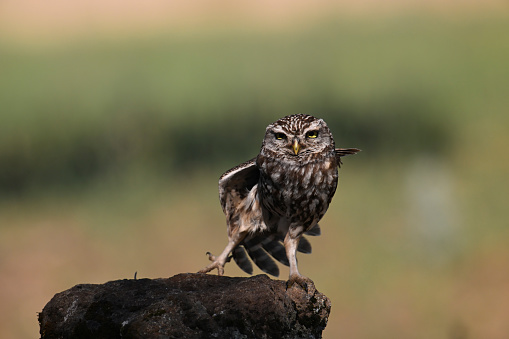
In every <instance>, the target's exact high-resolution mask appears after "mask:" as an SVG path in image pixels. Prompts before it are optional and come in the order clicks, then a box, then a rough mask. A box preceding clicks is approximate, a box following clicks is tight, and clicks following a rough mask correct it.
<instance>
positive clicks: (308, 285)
mask: <svg viewBox="0 0 509 339" xmlns="http://www.w3.org/2000/svg"><path fill="white" fill-rule="evenodd" d="M295 284H297V285H299V286H300V287H301V288H302V289H303V290H304V291H306V292H307V294H309V295H313V294H315V292H316V287H315V283H314V282H313V280H311V279H309V278H308V277H305V276H303V275H300V274H295V275H292V276H290V279H288V281H287V282H286V289H290V288H292V287H293V286H295Z"/></svg>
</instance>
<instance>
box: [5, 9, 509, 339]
mask: <svg viewBox="0 0 509 339" xmlns="http://www.w3.org/2000/svg"><path fill="white" fill-rule="evenodd" d="M324 18H325V19H323V20H319V21H317V20H314V21H313V20H312V21H308V22H303V23H302V24H299V25H293V26H292V25H291V26H286V27H283V28H277V27H272V28H270V27H269V28H265V29H256V28H253V27H251V28H249V27H247V26H242V25H237V26H235V25H233V26H231V27H230V26H221V25H218V24H216V25H211V26H206V27H202V28H199V29H195V30H175V29H174V28H172V29H166V30H165V29H161V30H159V31H157V32H156V33H154V32H150V33H147V34H132V35H130V34H125V35H124V36H121V37H119V36H117V35H115V36H110V35H108V34H98V33H97V32H94V33H93V34H90V35H82V36H80V37H78V38H73V39H64V40H62V41H50V42H44V41H42V42H41V41H28V42H27V41H25V40H20V41H18V40H16V39H15V38H13V37H12V36H10V37H9V34H8V32H7V33H6V31H3V32H2V33H3V35H2V36H1V39H0V59H1V63H0V74H1V76H0V108H1V113H0V114H1V116H0V117H1V124H0V287H1V288H0V300H1V302H0V338H33V337H35V336H37V331H38V325H37V321H36V313H37V312H39V311H41V310H42V307H43V306H44V305H45V303H46V302H47V301H49V299H50V298H51V297H52V296H53V295H54V294H55V293H57V292H60V291H62V290H65V289H67V288H70V287H72V286H73V285H75V284H78V283H102V282H106V281H109V280H114V279H125V278H132V277H133V276H134V273H135V272H138V273H137V275H138V277H148V278H157V277H168V276H172V275H174V274H177V273H181V272H194V271H197V270H199V269H200V268H202V266H204V265H205V264H206V263H207V259H206V256H205V254H204V253H205V252H206V251H211V252H219V251H220V250H222V249H223V247H224V246H225V244H226V232H225V220H224V216H223V214H222V211H221V208H220V206H219V201H218V197H217V179H218V178H219V176H220V175H221V174H222V173H223V172H224V171H226V170H227V169H229V168H230V167H233V166H235V165H237V164H238V163H240V162H242V161H245V160H247V159H249V158H251V157H253V156H254V155H256V154H257V152H258V150H259V147H260V144H261V140H262V138H263V133H264V129H265V126H266V125H267V124H269V123H271V122H273V121H275V120H277V119H278V118H280V117H282V116H284V115H287V114H293V113H310V114H314V115H316V116H319V117H322V118H324V119H325V120H326V121H327V122H328V123H329V125H330V127H331V130H332V132H333V134H334V136H335V139H336V144H337V145H338V146H340V147H358V148H361V149H362V150H363V152H361V153H359V154H358V155H355V156H351V157H346V158H345V159H344V166H343V167H342V168H341V170H340V185H339V189H338V192H337V195H336V197H335V198H334V200H333V203H332V206H331V208H330V209H329V212H328V213H327V215H326V216H325V217H324V219H323V221H322V222H321V225H322V230H323V235H322V236H321V237H317V238H313V239H311V241H312V245H313V254H312V255H300V257H299V268H300V269H301V272H302V273H303V274H305V275H307V276H309V277H311V278H312V279H313V280H314V281H315V283H316V285H317V287H318V289H319V290H320V291H322V292H324V293H325V294H326V295H327V296H329V298H330V299H331V300H332V313H331V317H330V320H329V325H328V327H327V329H326V331H325V332H324V337H325V338H507V337H508V336H509V323H508V322H507V310H509V246H508V243H509V230H508V227H507V226H508V224H507V220H508V218H507V213H506V210H507V201H508V199H509V179H508V176H507V173H509V158H508V157H507V156H505V155H504V154H505V149H506V148H507V147H508V146H509V114H508V109H507V107H509V95H508V94H509V63H508V60H509V21H508V18H509V15H508V13H507V11H499V12H496V13H495V12H489V13H484V12H483V13H482V15H472V14H470V15H460V16H451V15H437V14H432V13H418V12H410V13H404V14H399V15H380V16H373V15H369V16H365V17H363V16H359V17H355V18H354V17H349V16H344V17H339V18H336V17H334V16H332V15H326V16H324ZM281 271H282V273H281V274H282V276H281V278H283V279H285V278H286V275H287V269H286V268H282V270H281ZM258 273H260V272H258ZM226 274H228V275H243V273H242V272H241V271H240V270H239V269H238V268H236V267H235V266H234V265H233V264H230V265H228V266H227V267H226Z"/></svg>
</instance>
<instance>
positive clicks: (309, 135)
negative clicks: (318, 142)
mask: <svg viewBox="0 0 509 339" xmlns="http://www.w3.org/2000/svg"><path fill="white" fill-rule="evenodd" d="M317 136H318V131H309V132H307V133H306V138H311V139H313V138H316V137H317Z"/></svg>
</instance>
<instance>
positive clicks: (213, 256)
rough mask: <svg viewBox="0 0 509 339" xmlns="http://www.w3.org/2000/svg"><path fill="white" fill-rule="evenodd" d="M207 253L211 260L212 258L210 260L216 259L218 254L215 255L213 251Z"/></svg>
mask: <svg viewBox="0 0 509 339" xmlns="http://www.w3.org/2000/svg"><path fill="white" fill-rule="evenodd" d="M205 254H206V255H207V256H208V257H209V260H210V261H216V256H215V255H213V254H212V253H210V252H207V253H205Z"/></svg>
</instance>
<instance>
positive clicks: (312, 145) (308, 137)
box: [262, 114, 334, 158]
mask: <svg viewBox="0 0 509 339" xmlns="http://www.w3.org/2000/svg"><path fill="white" fill-rule="evenodd" d="M262 149H266V150H270V151H273V152H276V153H277V154H280V155H284V156H285V157H301V158H302V157H306V156H307V155H310V154H316V153H322V152H324V151H327V150H334V139H333V138H332V134H331V132H330V130H329V127H328V126H327V124H326V123H325V121H323V120H322V119H317V118H315V117H313V116H311V115H306V114H294V115H288V116H286V117H284V118H281V119H279V120H278V121H276V122H274V123H272V124H270V125H269V126H267V129H266V130H265V138H264V140H263V144H262Z"/></svg>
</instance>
